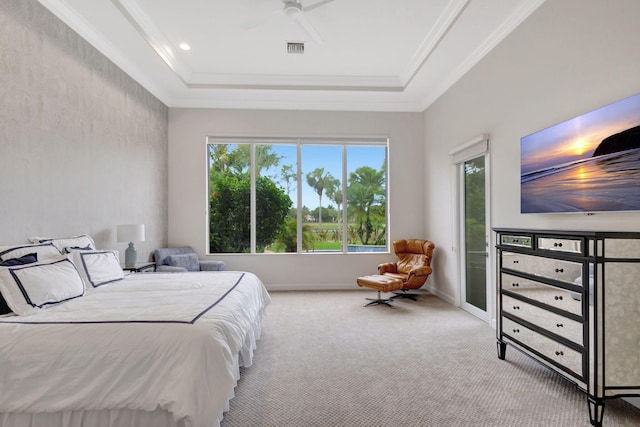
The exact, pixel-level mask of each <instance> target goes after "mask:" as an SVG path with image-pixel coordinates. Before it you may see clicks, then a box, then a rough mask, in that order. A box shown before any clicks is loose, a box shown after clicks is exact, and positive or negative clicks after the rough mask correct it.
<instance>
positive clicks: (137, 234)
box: [117, 224, 144, 242]
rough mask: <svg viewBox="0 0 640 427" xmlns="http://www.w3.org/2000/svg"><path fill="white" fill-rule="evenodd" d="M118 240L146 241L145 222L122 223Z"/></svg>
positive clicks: (118, 230)
mask: <svg viewBox="0 0 640 427" xmlns="http://www.w3.org/2000/svg"><path fill="white" fill-rule="evenodd" d="M117 235H118V237H117V238H118V242H144V224H121V225H118V229H117Z"/></svg>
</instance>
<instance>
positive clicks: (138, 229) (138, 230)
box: [117, 224, 144, 267]
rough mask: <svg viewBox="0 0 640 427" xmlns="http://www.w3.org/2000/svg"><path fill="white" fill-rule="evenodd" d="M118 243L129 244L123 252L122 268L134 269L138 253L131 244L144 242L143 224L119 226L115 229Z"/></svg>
mask: <svg viewBox="0 0 640 427" xmlns="http://www.w3.org/2000/svg"><path fill="white" fill-rule="evenodd" d="M117 235H118V237H117V238H118V242H129V247H128V248H127V250H126V251H124V266H125V267H135V265H136V258H137V257H138V253H137V251H136V248H135V247H134V246H133V242H144V224H121V225H118V228H117Z"/></svg>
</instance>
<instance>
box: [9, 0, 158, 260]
mask: <svg viewBox="0 0 640 427" xmlns="http://www.w3.org/2000/svg"><path fill="white" fill-rule="evenodd" d="M167 128H168V108H167V107H166V106H165V105H164V104H162V103H161V102H160V101H159V100H158V99H156V98H155V97H154V96H153V95H151V94H150V93H149V92H147V91H146V90H145V89H144V88H143V87H141V86H140V85H139V84H138V83H136V82H135V81H134V80H133V79H132V78H130V77H129V76H128V75H127V74H126V73H124V72H123V71H122V70H120V69H119V68H118V67H117V66H116V65H114V64H113V63H112V62H111V61H109V60H108V59H107V58H106V57H104V56H103V55H102V54H101V53H99V52H98V51H97V50H96V49H95V48H94V47H93V46H91V45H90V44H89V43H87V42H86V41H85V40H84V39H82V38H81V37H80V36H79V35H78V34H77V33H75V32H74V31H73V30H71V29H70V28H69V27H67V26H66V25H65V24H64V23H63V22H62V21H60V20H59V19H58V18H57V17H55V16H54V15H53V14H51V13H50V12H49V11H48V10H47V9H46V8H45V7H43V6H42V5H41V4H40V3H38V2H37V1H36V0H2V2H1V3H0V245H2V244H12V243H20V242H24V241H25V239H26V237H28V236H32V235H44V236H53V237H59V236H60V237H61V236H68V235H71V234H78V233H88V234H90V235H92V236H93V237H94V239H95V240H96V244H97V245H98V247H100V248H110V249H119V250H121V251H123V250H124V249H125V247H126V244H124V243H117V242H116V236H115V227H116V225H117V224H123V223H124V224H126V223H144V224H145V226H146V242H144V243H140V244H136V247H137V248H138V257H139V259H147V257H148V255H149V253H150V252H151V251H153V250H154V249H155V248H156V247H158V246H161V245H164V244H165V243H166V239H167V174H168V172H167V139H168V131H167Z"/></svg>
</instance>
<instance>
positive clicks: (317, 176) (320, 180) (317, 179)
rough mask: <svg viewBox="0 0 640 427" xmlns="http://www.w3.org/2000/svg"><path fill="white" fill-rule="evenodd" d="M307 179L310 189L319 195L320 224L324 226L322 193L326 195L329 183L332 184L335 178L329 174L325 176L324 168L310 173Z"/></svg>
mask: <svg viewBox="0 0 640 427" xmlns="http://www.w3.org/2000/svg"><path fill="white" fill-rule="evenodd" d="M306 177H307V184H309V187H312V188H313V189H314V190H315V191H316V193H317V194H318V199H319V202H318V223H319V224H322V193H324V189H325V187H326V185H327V183H328V182H329V183H330V182H331V180H332V179H334V178H333V176H331V174H330V173H328V172H327V173H326V174H325V173H324V168H316V169H314V170H313V172H309V173H308V174H307V176H306Z"/></svg>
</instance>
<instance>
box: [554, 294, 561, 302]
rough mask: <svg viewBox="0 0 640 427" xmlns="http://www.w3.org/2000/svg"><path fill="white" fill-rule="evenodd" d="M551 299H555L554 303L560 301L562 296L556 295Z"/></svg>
mask: <svg viewBox="0 0 640 427" xmlns="http://www.w3.org/2000/svg"><path fill="white" fill-rule="evenodd" d="M553 299H555V300H556V301H562V295H556V296H555V297H553Z"/></svg>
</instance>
